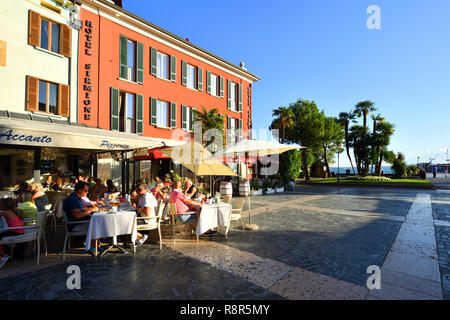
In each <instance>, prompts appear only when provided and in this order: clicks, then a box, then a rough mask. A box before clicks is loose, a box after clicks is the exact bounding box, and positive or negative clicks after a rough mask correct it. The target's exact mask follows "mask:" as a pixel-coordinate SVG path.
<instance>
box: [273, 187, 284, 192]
mask: <svg viewBox="0 0 450 320" xmlns="http://www.w3.org/2000/svg"><path fill="white" fill-rule="evenodd" d="M275 191H276V193H281V192H284V187H281V188H276V189H275Z"/></svg>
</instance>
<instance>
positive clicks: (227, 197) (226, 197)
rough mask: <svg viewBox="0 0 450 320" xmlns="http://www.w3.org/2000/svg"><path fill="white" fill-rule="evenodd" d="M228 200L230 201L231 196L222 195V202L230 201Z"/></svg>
mask: <svg viewBox="0 0 450 320" xmlns="http://www.w3.org/2000/svg"><path fill="white" fill-rule="evenodd" d="M230 201H231V196H223V197H222V202H225V203H230Z"/></svg>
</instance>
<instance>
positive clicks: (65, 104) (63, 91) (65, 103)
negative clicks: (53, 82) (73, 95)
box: [58, 84, 70, 117]
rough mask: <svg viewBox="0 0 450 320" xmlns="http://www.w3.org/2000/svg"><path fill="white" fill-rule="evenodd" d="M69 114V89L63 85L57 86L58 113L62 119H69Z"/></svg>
mask: <svg viewBox="0 0 450 320" xmlns="http://www.w3.org/2000/svg"><path fill="white" fill-rule="evenodd" d="M69 113H70V87H69V86H67V85H65V84H60V85H59V112H58V114H59V115H60V116H62V117H69Z"/></svg>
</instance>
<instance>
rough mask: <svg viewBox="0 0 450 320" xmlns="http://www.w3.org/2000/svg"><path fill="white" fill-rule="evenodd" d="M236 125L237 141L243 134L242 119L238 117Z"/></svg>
mask: <svg viewBox="0 0 450 320" xmlns="http://www.w3.org/2000/svg"><path fill="white" fill-rule="evenodd" d="M238 126H239V131H238V132H239V141H241V140H242V137H243V135H244V130H243V128H242V119H238Z"/></svg>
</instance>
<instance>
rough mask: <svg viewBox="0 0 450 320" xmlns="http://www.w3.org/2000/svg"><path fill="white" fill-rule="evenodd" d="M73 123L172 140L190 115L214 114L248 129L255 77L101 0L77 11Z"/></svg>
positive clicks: (188, 128) (185, 128) (187, 128)
mask: <svg viewBox="0 0 450 320" xmlns="http://www.w3.org/2000/svg"><path fill="white" fill-rule="evenodd" d="M81 20H82V22H83V27H82V29H81V32H80V46H79V48H80V52H79V93H78V106H79V107H78V122H79V123H83V124H86V125H89V126H93V127H99V128H102V129H107V130H116V131H123V132H129V133H135V134H137V135H143V136H147V137H158V138H164V139H174V138H177V136H180V135H182V134H183V133H184V134H187V133H188V132H192V121H193V120H194V119H195V116H194V115H193V114H192V109H197V110H200V109H201V107H202V106H204V107H206V108H207V109H208V110H210V109H213V108H217V109H218V111H219V113H220V114H221V115H223V116H224V117H225V118H226V119H225V127H226V129H227V131H229V132H231V131H233V130H237V129H242V131H243V132H244V134H243V135H242V136H241V137H248V136H247V135H246V132H247V130H248V129H250V128H251V126H252V120H251V117H252V83H253V82H255V81H258V80H259V78H258V77H257V76H255V75H253V74H251V73H250V72H248V71H247V70H246V69H245V68H244V67H243V66H242V67H238V66H236V65H233V64H231V63H230V62H228V61H225V60H224V59H221V58H219V57H217V56H215V55H213V54H211V53H209V52H207V51H205V50H203V49H201V48H199V47H197V46H195V45H193V44H191V43H190V42H189V41H188V40H184V39H181V38H179V37H177V36H175V35H173V34H171V33H169V32H167V31H165V30H163V29H161V28H159V27H157V26H155V25H152V24H151V23H149V22H147V21H145V20H143V19H141V18H139V17H137V16H134V15H133V14H131V13H129V12H127V11H125V10H124V9H122V8H120V7H118V6H116V5H113V4H111V3H110V2H109V1H106V0H94V1H85V2H83V5H82V7H81ZM180 130H181V131H180Z"/></svg>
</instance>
